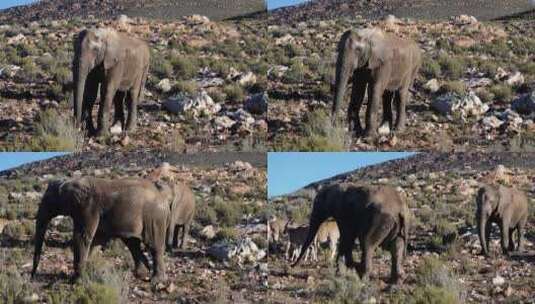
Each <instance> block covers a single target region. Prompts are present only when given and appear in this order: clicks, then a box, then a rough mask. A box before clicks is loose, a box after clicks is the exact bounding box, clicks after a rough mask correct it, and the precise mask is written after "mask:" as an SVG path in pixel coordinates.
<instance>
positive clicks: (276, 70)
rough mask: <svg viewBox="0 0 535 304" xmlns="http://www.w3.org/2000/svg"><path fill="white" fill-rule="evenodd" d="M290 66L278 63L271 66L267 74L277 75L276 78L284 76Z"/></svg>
mask: <svg viewBox="0 0 535 304" xmlns="http://www.w3.org/2000/svg"><path fill="white" fill-rule="evenodd" d="M289 69H290V68H289V67H287V66H284V65H276V66H274V67H272V68H269V70H268V72H267V74H268V76H272V77H275V78H281V77H282V76H284V74H286V72H287V71H288V70H289Z"/></svg>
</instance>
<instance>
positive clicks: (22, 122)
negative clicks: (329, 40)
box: [0, 16, 269, 152]
mask: <svg viewBox="0 0 535 304" xmlns="http://www.w3.org/2000/svg"><path fill="white" fill-rule="evenodd" d="M96 23H98V24H100V25H102V24H104V25H107V26H111V27H113V28H115V29H118V30H120V31H125V32H129V33H130V34H131V35H134V36H137V37H140V38H142V39H145V40H146V41H148V42H149V43H150V46H151V49H152V61H151V70H150V75H149V79H148V84H147V87H146V91H145V98H143V100H142V101H141V102H140V105H139V109H140V115H139V120H138V123H137V125H138V128H137V130H136V131H135V132H133V133H131V134H128V135H127V136H126V134H125V133H124V132H122V133H121V130H120V128H112V135H111V136H110V137H108V138H100V139H98V140H96V139H94V138H88V137H87V136H84V134H83V133H81V132H80V131H79V130H76V129H74V128H73V127H72V124H71V123H70V118H71V115H72V114H71V113H72V106H71V104H72V73H71V62H72V59H73V50H72V41H73V38H74V37H75V35H76V34H77V33H78V32H79V31H81V30H82V29H84V28H87V27H91V26H93V25H95V24H96ZM265 32H266V28H265V27H263V26H259V25H258V22H257V21H236V22H212V21H210V20H209V19H207V18H206V17H201V16H193V17H187V18H184V19H182V20H181V21H175V22H166V23H162V22H156V21H143V20H137V19H136V20H133V19H130V18H128V17H125V16H122V17H121V18H119V19H118V20H116V21H107V22H97V21H91V20H86V21H79V20H71V21H35V22H31V23H6V24H3V25H2V26H0V44H2V45H3V46H4V47H3V48H2V51H0V92H1V95H0V150H15V151H45V150H47V151H50V150H60V151H63V150H67V151H72V150H75V151H80V150H84V151H101V150H105V149H110V148H111V149H113V148H119V149H125V148H126V149H135V148H139V147H143V148H153V149H167V150H172V151H188V152H192V151H199V150H203V151H214V150H218V151H221V150H227V151H228V150H233V151H236V150H247V151H252V150H256V151H265V150H266V149H265V146H266V144H265V139H266V134H267V116H266V112H267V95H265V94H264V93H265V91H266V83H267V80H266V75H267V69H268V66H269V65H268V63H267V62H266V60H265V59H264V58H263V57H262V56H261V49H262V48H259V45H262V44H264V43H265V42H264V41H263V40H262V39H263V37H265ZM94 110H95V113H94V115H96V110H97V107H95V109H94ZM95 117H96V116H95Z"/></svg>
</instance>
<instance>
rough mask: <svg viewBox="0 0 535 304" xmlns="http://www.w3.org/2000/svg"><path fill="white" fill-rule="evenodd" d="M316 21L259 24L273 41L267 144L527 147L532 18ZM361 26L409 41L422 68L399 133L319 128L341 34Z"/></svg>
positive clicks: (533, 64) (533, 72) (533, 80)
mask: <svg viewBox="0 0 535 304" xmlns="http://www.w3.org/2000/svg"><path fill="white" fill-rule="evenodd" d="M315 3H317V2H312V4H311V5H313V4H315ZM329 3H331V2H329ZM443 3H446V2H443ZM448 4H449V2H448ZM319 16H320V18H310V19H307V20H304V21H301V22H298V21H295V22H291V23H283V22H282V20H283V19H284V18H283V17H281V16H279V15H277V14H276V13H275V14H274V15H273V16H272V18H273V21H272V22H271V25H270V26H269V27H268V34H269V35H270V37H272V38H271V39H269V41H271V44H270V46H271V47H270V52H269V53H268V54H267V55H266V56H269V58H270V62H272V63H275V64H276V65H275V66H273V67H272V68H271V69H270V74H269V77H268V79H269V94H270V97H271V98H272V100H271V103H270V106H269V114H268V117H269V141H270V142H271V143H272V144H273V148H274V149H275V150H292V151H308V150H319V151H324V150H359V151H361V150H381V151H384V150H396V151H401V150H419V151H422V150H432V151H452V150H453V151H471V150H493V151H502V150H532V149H533V134H534V128H535V124H534V123H533V118H534V116H533V115H534V114H533V109H534V108H533V105H535V103H534V101H535V95H534V93H533V92H534V84H535V61H534V57H533V54H534V53H533V50H534V49H535V38H534V37H535V32H534V31H533V29H534V28H535V27H534V26H533V25H534V22H533V20H531V19H529V18H516V19H507V20H505V21H499V22H498V21H495V22H482V21H478V20H477V18H474V17H472V16H467V15H463V16H457V17H452V18H451V19H449V20H447V21H422V20H418V19H400V18H396V17H394V16H389V17H387V18H385V19H384V20H370V19H363V18H359V17H351V18H349V17H348V18H337V17H333V18H329V19H322V18H321V16H322V15H321V14H320V15H319ZM285 20H288V19H287V18H286V19H285ZM292 20H293V19H292ZM298 20H299V19H298ZM365 26H377V27H380V28H382V29H383V30H384V31H386V32H389V33H391V34H393V35H397V36H399V37H404V38H410V39H413V40H415V41H416V42H418V44H419V45H420V47H421V49H422V50H423V51H424V63H423V67H422V69H421V71H420V74H419V76H418V78H417V79H416V83H415V85H414V88H413V90H412V94H411V95H412V96H411V98H410V102H409V104H408V106H407V109H408V128H407V130H406V131H405V132H403V133H401V134H395V135H394V134H388V130H386V131H387V133H383V134H384V135H383V136H380V137H379V138H376V139H359V138H354V137H351V136H349V134H348V132H347V130H346V129H345V128H343V129H342V128H333V127H331V126H330V124H329V122H328V120H329V119H328V116H329V115H330V114H329V113H330V108H331V103H332V99H333V94H332V91H331V84H332V83H333V82H334V65H335V62H336V56H337V53H336V45H337V43H338V41H339V39H340V36H341V35H342V33H343V32H344V31H345V30H347V29H350V28H359V27H365ZM348 92H350V90H348ZM349 94H350V93H348V95H347V96H346V98H347V99H349ZM347 103H348V102H346V106H345V107H347ZM364 106H365V105H364ZM364 106H363V107H364ZM345 107H343V108H345ZM343 117H345V116H343ZM361 120H362V121H363V120H364V110H362V111H361Z"/></svg>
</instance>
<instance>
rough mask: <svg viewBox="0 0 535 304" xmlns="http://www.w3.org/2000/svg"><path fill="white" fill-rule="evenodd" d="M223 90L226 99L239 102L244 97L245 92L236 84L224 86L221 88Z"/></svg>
mask: <svg viewBox="0 0 535 304" xmlns="http://www.w3.org/2000/svg"><path fill="white" fill-rule="evenodd" d="M223 92H224V93H225V95H226V96H227V99H228V100H230V101H233V102H241V101H243V100H244V98H245V92H244V91H243V88H242V87H241V86H240V85H238V84H231V85H228V86H225V88H223Z"/></svg>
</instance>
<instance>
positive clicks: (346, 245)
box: [336, 234, 355, 268]
mask: <svg viewBox="0 0 535 304" xmlns="http://www.w3.org/2000/svg"><path fill="white" fill-rule="evenodd" d="M340 255H344V260H345V264H346V267H347V268H352V267H354V266H355V263H354V262H353V244H352V242H351V237H349V235H343V234H342V236H341V238H340V243H339V244H338V256H340ZM336 261H337V262H338V258H337V259H336Z"/></svg>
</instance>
